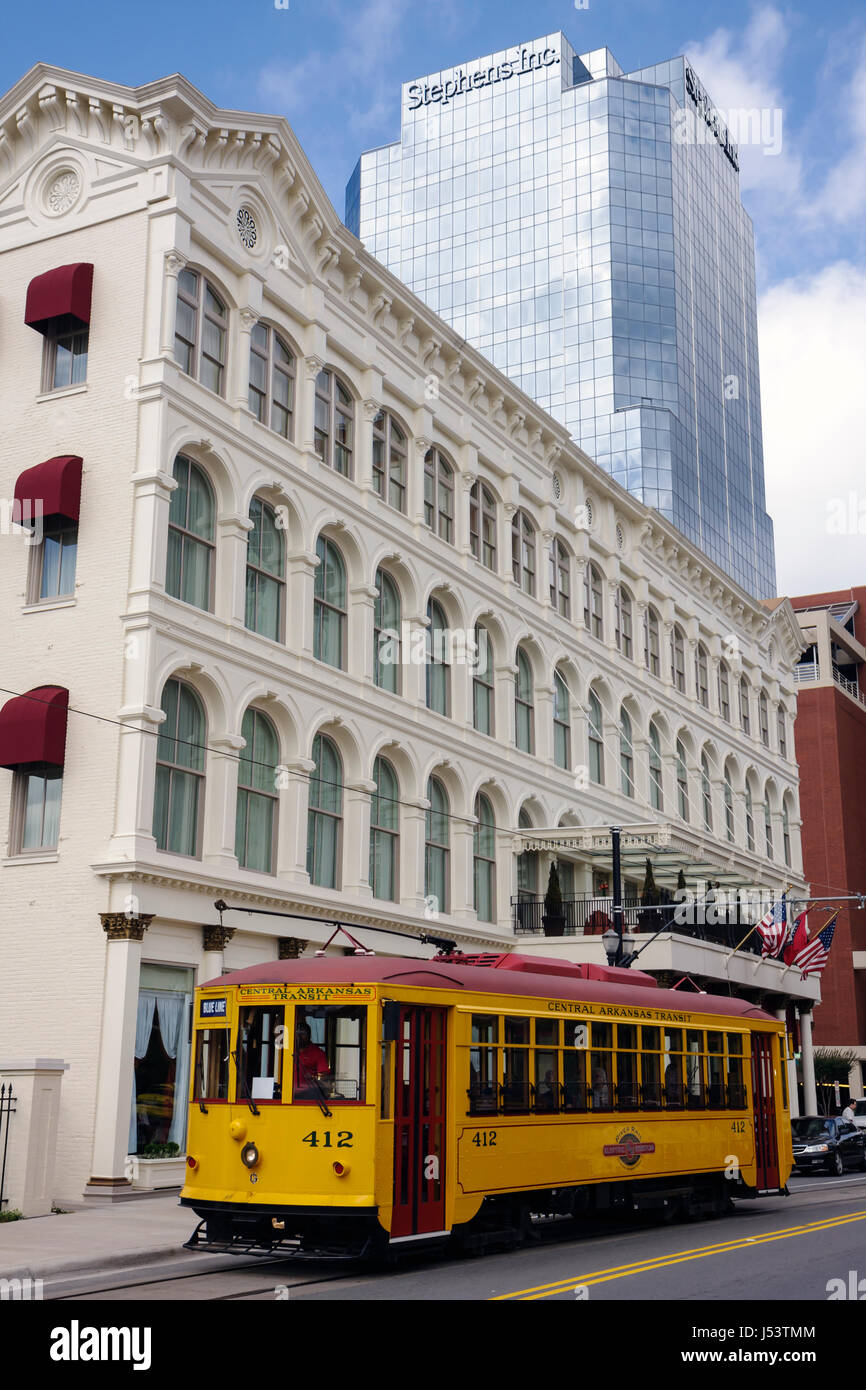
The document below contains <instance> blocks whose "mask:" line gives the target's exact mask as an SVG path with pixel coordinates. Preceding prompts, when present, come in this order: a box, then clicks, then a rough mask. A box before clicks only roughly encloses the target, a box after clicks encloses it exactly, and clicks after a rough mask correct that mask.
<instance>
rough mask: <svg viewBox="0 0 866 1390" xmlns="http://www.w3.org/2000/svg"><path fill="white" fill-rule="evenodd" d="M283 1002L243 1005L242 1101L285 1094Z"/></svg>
mask: <svg viewBox="0 0 866 1390" xmlns="http://www.w3.org/2000/svg"><path fill="white" fill-rule="evenodd" d="M284 1013H285V1009H284V1007H283V1005H282V1004H278V1005H273V1004H266V1005H264V1006H262V1005H255V1006H251V1007H250V1008H247V1009H243V1010H242V1012H241V1020H240V1024H239V1026H238V1054H237V1059H236V1060H237V1064H238V1090H237V1096H236V1099H237V1100H239V1101H250V1100H253V1101H258V1100H280V1099H281V1098H282V1094H283V1092H282V1084H281V1082H282V1048H283V1035H284V1032H285V1024H284V1021H283V1015H284Z"/></svg>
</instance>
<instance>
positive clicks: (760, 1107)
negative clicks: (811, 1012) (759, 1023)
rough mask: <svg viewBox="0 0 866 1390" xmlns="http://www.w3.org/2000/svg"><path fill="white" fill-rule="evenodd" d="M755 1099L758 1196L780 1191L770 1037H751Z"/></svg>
mask: <svg viewBox="0 0 866 1390" xmlns="http://www.w3.org/2000/svg"><path fill="white" fill-rule="evenodd" d="M752 1099H753V1104H754V1107H755V1116H754V1118H755V1165H756V1168H757V1178H756V1185H757V1189H758V1191H759V1192H766V1191H776V1190H777V1189H778V1187H779V1150H778V1145H777V1143H776V1106H775V1096H774V1088H773V1053H772V1039H771V1037H770V1035H769V1034H768V1033H753V1034H752Z"/></svg>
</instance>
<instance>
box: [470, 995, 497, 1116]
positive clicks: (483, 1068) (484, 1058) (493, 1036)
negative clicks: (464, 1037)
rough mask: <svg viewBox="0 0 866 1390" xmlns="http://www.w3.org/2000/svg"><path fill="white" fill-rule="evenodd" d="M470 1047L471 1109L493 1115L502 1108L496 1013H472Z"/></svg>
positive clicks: (478, 1113)
mask: <svg viewBox="0 0 866 1390" xmlns="http://www.w3.org/2000/svg"><path fill="white" fill-rule="evenodd" d="M471 1039H472V1041H471V1045H470V1048H469V1113H470V1115H482V1114H486V1115H490V1114H497V1113H498V1111H499V1048H498V1042H499V1019H498V1018H497V1017H496V1016H495V1014H473V1015H472V1032H471Z"/></svg>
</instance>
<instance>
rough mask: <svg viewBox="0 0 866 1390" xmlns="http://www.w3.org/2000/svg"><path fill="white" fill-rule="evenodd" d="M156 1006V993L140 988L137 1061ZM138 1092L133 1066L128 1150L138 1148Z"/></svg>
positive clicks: (135, 1150)
mask: <svg viewBox="0 0 866 1390" xmlns="http://www.w3.org/2000/svg"><path fill="white" fill-rule="evenodd" d="M155 1008H156V995H155V994H154V993H153V992H152V991H151V990H144V989H143V990H140V991H139V995H138V1015H137V1017H136V1021H135V1060H136V1061H139V1060H140V1059H141V1058H142V1057H143V1056H144V1054H145V1052H146V1051H147V1045H148V1043H149V1042H150V1032H151V1029H152V1028H153V1011H154V1009H155ZM137 1103H138V1093H137V1088H136V1085H135V1067H134V1066H133V1069H132V1110H131V1113H130V1117H129V1152H130V1153H131V1154H134V1153H136V1152H137V1150H138V1118H137V1115H136V1105H137Z"/></svg>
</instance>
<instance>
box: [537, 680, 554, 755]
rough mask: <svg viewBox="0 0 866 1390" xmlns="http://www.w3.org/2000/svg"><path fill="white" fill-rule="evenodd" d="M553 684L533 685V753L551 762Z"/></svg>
mask: <svg viewBox="0 0 866 1390" xmlns="http://www.w3.org/2000/svg"><path fill="white" fill-rule="evenodd" d="M553 751H554V750H553V686H552V685H536V687H535V754H536V757H538V758H542V759H543V760H544V761H545V762H549V763H552V762H553Z"/></svg>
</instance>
